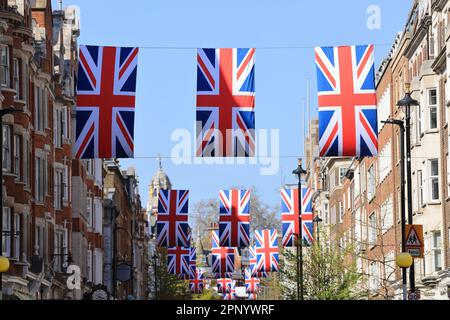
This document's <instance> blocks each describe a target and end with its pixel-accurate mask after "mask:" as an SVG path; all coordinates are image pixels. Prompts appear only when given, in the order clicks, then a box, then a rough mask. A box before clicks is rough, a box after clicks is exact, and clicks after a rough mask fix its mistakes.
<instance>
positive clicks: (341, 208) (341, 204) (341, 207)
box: [339, 201, 344, 223]
mask: <svg viewBox="0 0 450 320" xmlns="http://www.w3.org/2000/svg"><path fill="white" fill-rule="evenodd" d="M342 222H344V202H342V201H341V202H339V223H342Z"/></svg>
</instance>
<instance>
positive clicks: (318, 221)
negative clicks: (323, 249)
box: [313, 215, 323, 244]
mask: <svg viewBox="0 0 450 320" xmlns="http://www.w3.org/2000/svg"><path fill="white" fill-rule="evenodd" d="M322 221H323V220H322V219H321V218H320V217H319V216H318V215H316V216H315V217H314V219H313V223H315V224H316V232H317V244H319V239H320V238H319V223H320V222H322Z"/></svg>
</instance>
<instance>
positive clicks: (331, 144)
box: [315, 45, 378, 157]
mask: <svg viewBox="0 0 450 320" xmlns="http://www.w3.org/2000/svg"><path fill="white" fill-rule="evenodd" d="M373 51H374V46H373V45H360V46H341V47H317V48H316V49H315V54H316V69H317V89H318V106H319V149H320V156H326V157H331V156H349V157H362V156H376V155H377V149H378V130H377V98H376V92H375V67H374V55H373Z"/></svg>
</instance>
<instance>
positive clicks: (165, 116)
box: [53, 0, 412, 206]
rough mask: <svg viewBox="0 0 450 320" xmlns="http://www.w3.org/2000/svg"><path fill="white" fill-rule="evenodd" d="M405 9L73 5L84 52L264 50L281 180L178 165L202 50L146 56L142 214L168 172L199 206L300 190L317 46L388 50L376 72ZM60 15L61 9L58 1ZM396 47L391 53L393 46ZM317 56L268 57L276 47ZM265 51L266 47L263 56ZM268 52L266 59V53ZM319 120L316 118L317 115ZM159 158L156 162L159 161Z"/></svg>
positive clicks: (271, 3)
mask: <svg viewBox="0 0 450 320" xmlns="http://www.w3.org/2000/svg"><path fill="white" fill-rule="evenodd" d="M411 3H412V1H405V0H396V1H392V0H358V1H355V0H341V1H335V0H316V1H300V0H227V1H215V0H189V1H186V0H150V1H149V0H129V1H126V2H124V1H116V0H95V1H92V0H71V1H68V0H66V1H64V6H68V5H77V6H79V7H80V9H81V37H80V39H79V43H80V44H91V45H115V46H139V47H188V48H196V47H255V48H257V49H256V78H255V82H256V127H257V129H279V130H280V156H281V159H280V170H279V172H278V174H276V175H272V176H262V175H261V174H260V167H259V165H233V166H230V165H222V166H218V165H215V166H211V165H175V164H173V163H172V161H171V159H169V158H165V157H170V155H171V150H172V148H173V147H174V146H175V144H176V143H175V142H172V141H171V134H172V132H173V131H174V130H175V129H178V128H185V129H188V130H189V131H191V133H193V130H194V121H195V93H196V92H195V90H196V50H195V49H161V48H160V49H149V48H147V49H145V48H142V49H141V50H140V53H139V68H138V85H137V104H136V122H135V156H136V159H129V160H122V161H121V163H122V166H123V167H127V166H135V167H136V169H137V173H138V175H139V178H140V191H141V195H142V200H143V205H144V206H145V205H146V202H147V193H148V184H149V183H150V180H151V178H152V176H153V175H154V173H155V171H156V170H157V167H158V162H157V160H156V159H155V158H154V157H157V156H158V155H159V154H160V155H162V156H163V158H164V159H163V166H164V168H165V170H166V172H167V173H168V175H169V177H170V179H171V180H172V183H173V185H174V188H178V189H189V190H191V193H190V203H191V205H192V204H193V202H195V201H198V200H201V199H207V198H211V197H212V198H217V196H218V191H219V190H220V189H226V188H229V187H230V186H240V187H250V186H256V187H257V188H258V190H259V192H260V194H261V195H262V196H263V199H264V200H265V201H266V202H267V203H268V204H269V205H276V204H278V203H279V201H280V200H279V193H278V191H277V189H278V188H279V187H280V185H281V184H282V183H283V182H285V183H295V182H296V181H295V178H294V176H292V174H291V173H290V172H291V171H292V169H294V168H295V167H296V158H297V156H301V155H303V133H304V123H305V122H304V119H305V108H304V104H303V102H302V101H303V99H304V98H305V97H306V79H307V78H310V79H311V105H312V110H315V109H316V108H315V105H316V102H317V99H316V78H315V65H314V55H313V49H312V47H314V46H325V45H344V44H368V43H374V44H384V45H379V46H376V47H375V57H376V60H375V61H376V68H378V66H379V64H380V62H381V60H382V59H383V57H384V56H385V55H386V54H387V53H388V51H389V49H390V44H391V43H392V42H393V40H394V38H395V35H396V33H397V32H398V31H400V30H402V29H403V27H404V24H405V22H406V17H407V14H408V11H409V10H410V6H411ZM370 5H377V6H379V8H380V9H381V28H380V29H379V30H377V29H375V30H373V29H372V30H370V29H368V28H367V26H366V22H367V19H368V18H369V15H368V14H367V13H366V10H367V8H368V7H369V6H370ZM53 8H54V9H55V8H57V1H55V0H53ZM386 44H387V45H386ZM289 46H295V47H299V46H300V47H309V48H295V49H286V48H279V49H267V47H289ZM263 47H266V49H264V48H263ZM258 48H260V49H258ZM315 113H316V112H315V111H313V115H314V114H315ZM152 157H153V158H152Z"/></svg>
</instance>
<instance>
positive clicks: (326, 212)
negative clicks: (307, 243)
mask: <svg viewBox="0 0 450 320" xmlns="http://www.w3.org/2000/svg"><path fill="white" fill-rule="evenodd" d="M323 215H324V220H325V223H326V224H329V223H330V218H329V212H328V202H326V203H324V204H323Z"/></svg>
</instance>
